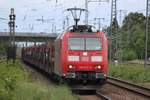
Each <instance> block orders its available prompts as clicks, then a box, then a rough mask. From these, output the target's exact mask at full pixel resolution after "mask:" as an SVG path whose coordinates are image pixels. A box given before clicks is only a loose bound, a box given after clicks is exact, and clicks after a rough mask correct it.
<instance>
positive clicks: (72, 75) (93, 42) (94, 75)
mask: <svg viewBox="0 0 150 100" xmlns="http://www.w3.org/2000/svg"><path fill="white" fill-rule="evenodd" d="M57 41H59V42H61V43H60V45H61V54H59V55H61V58H58V59H61V60H60V61H61V63H60V65H59V66H61V68H62V69H61V70H62V71H61V72H63V73H61V74H62V77H63V78H64V79H67V80H71V82H75V83H84V84H89V83H92V84H93V83H94V84H95V83H101V82H102V81H104V80H105V79H106V74H107V53H106V52H107V38H106V37H105V34H104V33H103V32H98V31H95V30H93V29H92V26H89V25H78V26H72V27H70V28H69V29H68V30H67V32H65V33H64V35H61V36H60V37H59V39H58V40H57ZM58 44H59V43H57V45H58ZM56 49H58V48H56ZM57 56H58V55H57ZM57 61H58V60H57ZM57 66H58V62H57Z"/></svg>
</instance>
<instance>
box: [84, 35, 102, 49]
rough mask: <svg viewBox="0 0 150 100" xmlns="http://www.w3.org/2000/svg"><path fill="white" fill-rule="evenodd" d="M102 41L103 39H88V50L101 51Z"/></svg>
mask: <svg viewBox="0 0 150 100" xmlns="http://www.w3.org/2000/svg"><path fill="white" fill-rule="evenodd" d="M101 49H102V39H101V38H86V50H101Z"/></svg>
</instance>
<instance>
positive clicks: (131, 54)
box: [115, 49, 137, 60]
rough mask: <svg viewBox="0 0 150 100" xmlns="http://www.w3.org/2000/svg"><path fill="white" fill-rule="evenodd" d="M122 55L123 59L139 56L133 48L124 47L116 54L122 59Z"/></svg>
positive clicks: (116, 56)
mask: <svg viewBox="0 0 150 100" xmlns="http://www.w3.org/2000/svg"><path fill="white" fill-rule="evenodd" d="M121 55H122V60H133V59H136V58H137V55H136V52H134V51H133V50H132V49H123V50H120V51H118V52H117V53H116V54H115V58H117V59H121Z"/></svg>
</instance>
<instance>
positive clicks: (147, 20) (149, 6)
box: [144, 0, 150, 67]
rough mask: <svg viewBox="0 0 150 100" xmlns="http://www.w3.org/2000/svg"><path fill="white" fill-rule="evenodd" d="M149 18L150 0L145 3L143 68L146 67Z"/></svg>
mask: <svg viewBox="0 0 150 100" xmlns="http://www.w3.org/2000/svg"><path fill="white" fill-rule="evenodd" d="M149 17H150V0H147V2H146V32H145V63H144V66H145V67H146V66H147V58H148V56H147V52H148V34H149V32H150V29H149V27H150V25H149V24H150V23H149Z"/></svg>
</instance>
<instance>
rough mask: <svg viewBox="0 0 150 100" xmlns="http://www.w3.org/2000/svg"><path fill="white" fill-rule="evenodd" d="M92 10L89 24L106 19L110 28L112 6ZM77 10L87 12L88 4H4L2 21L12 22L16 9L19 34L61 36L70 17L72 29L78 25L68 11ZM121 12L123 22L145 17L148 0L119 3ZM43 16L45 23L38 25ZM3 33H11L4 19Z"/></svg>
mask: <svg viewBox="0 0 150 100" xmlns="http://www.w3.org/2000/svg"><path fill="white" fill-rule="evenodd" d="M90 1H91V0H90ZM94 1H95V0H94ZM97 1H99V0H97ZM110 1H111V0H110ZM88 6H89V7H88V8H89V20H93V19H94V18H98V17H101V18H105V20H104V21H102V22H101V26H102V27H105V26H109V24H110V15H111V2H108V3H106V2H101V3H96V2H89V4H88ZM73 7H78V8H85V0H0V18H5V19H9V17H8V16H9V14H10V8H14V9H15V14H16V26H17V28H16V31H17V32H48V33H52V31H53V32H61V31H63V21H64V20H65V19H66V16H68V17H69V25H73V24H74V22H73V18H72V16H71V14H70V13H69V12H67V11H66V9H67V8H73ZM117 10H125V12H124V13H122V18H121V19H119V14H118V20H119V21H120V20H121V21H122V20H123V17H124V16H125V15H127V14H128V13H130V12H141V13H144V15H145V12H146V11H145V10H146V0H117ZM84 15H85V14H84V13H83V14H82V17H81V21H80V24H84V20H85V16H84ZM42 16H43V19H45V21H44V22H41V21H37V20H38V19H41V18H42ZM89 24H93V21H89ZM52 27H53V28H52ZM66 27H67V25H65V28H66ZM96 27H97V24H96ZM0 31H8V20H1V19H0Z"/></svg>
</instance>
